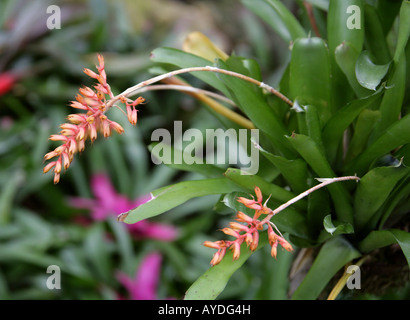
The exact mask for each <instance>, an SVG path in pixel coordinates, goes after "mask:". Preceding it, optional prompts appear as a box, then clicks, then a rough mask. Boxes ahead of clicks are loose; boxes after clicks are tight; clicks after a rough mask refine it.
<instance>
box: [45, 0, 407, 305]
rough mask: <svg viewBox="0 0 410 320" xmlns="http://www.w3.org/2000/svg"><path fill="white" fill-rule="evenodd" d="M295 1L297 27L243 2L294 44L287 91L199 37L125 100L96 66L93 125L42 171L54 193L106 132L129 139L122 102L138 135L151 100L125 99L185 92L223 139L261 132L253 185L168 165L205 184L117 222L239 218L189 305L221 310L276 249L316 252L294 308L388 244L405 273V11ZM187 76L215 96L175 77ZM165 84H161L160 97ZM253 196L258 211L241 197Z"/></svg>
mask: <svg viewBox="0 0 410 320" xmlns="http://www.w3.org/2000/svg"><path fill="white" fill-rule="evenodd" d="M296 2H297V3H298V4H299V5H300V6H299V11H298V14H300V16H301V19H299V20H298V19H297V18H296V17H295V16H294V15H293V14H292V13H291V11H289V10H288V8H287V7H286V6H285V5H283V4H282V3H281V2H280V1H277V0H242V3H243V4H244V5H245V6H246V7H247V8H249V9H250V10H251V11H253V12H254V13H255V14H256V15H258V16H260V18H262V19H263V20H264V21H265V22H267V23H268V24H269V25H270V26H271V27H272V28H273V30H274V31H276V32H277V34H278V35H279V36H280V37H281V38H282V39H283V40H284V41H285V42H286V43H287V44H289V62H288V63H287V65H286V68H284V69H283V70H284V72H283V74H282V77H281V80H280V82H279V90H275V89H273V88H272V87H271V86H269V85H267V84H265V83H264V82H263V81H262V76H261V71H260V68H259V65H258V63H257V62H256V61H255V60H253V59H248V58H243V57H238V56H235V55H231V56H228V55H227V54H226V53H224V52H222V51H221V50H219V49H218V48H216V47H215V46H214V45H213V44H212V43H211V42H210V41H209V40H208V39H207V38H205V37H204V36H203V35H201V34H199V33H193V34H191V35H190V36H189V39H188V40H189V41H187V42H186V43H185V44H184V51H181V50H177V49H173V48H159V49H156V50H154V51H153V52H152V56H151V59H152V61H153V62H155V63H158V65H159V66H161V67H162V68H169V67H170V66H173V68H175V67H176V68H177V69H176V70H174V71H171V72H168V73H164V74H161V75H159V76H157V77H154V78H152V79H149V80H147V81H144V82H142V83H139V84H137V85H136V86H134V87H132V88H129V89H127V90H125V91H124V92H123V93H121V94H119V95H116V96H115V95H114V94H113V93H112V92H111V90H110V88H109V86H108V84H107V83H106V77H105V74H103V69H104V67H103V66H104V64H103V60H102V57H101V56H99V60H100V65H99V66H98V67H97V69H98V71H99V74H95V73H93V72H92V71H87V70H86V73H87V74H88V75H90V76H91V77H92V78H95V79H96V80H97V81H98V82H99V84H97V86H96V87H95V89H96V91H93V90H91V89H89V88H83V89H81V91H80V93H81V96H78V97H77V101H75V102H73V103H72V106H73V107H75V108H79V109H83V110H85V111H86V113H85V114H80V115H72V116H69V121H70V122H71V123H70V124H65V125H63V126H62V129H63V131H62V132H61V133H60V135H56V136H52V137H51V139H52V140H58V141H62V142H63V145H62V146H60V147H57V148H56V149H55V150H54V151H52V152H51V153H49V154H47V155H46V157H45V159H46V160H48V159H51V158H53V157H57V160H55V161H53V162H51V163H49V164H48V165H46V167H45V171H48V170H51V169H52V168H54V175H55V182H58V180H59V177H60V174H61V171H62V168H63V167H64V168H68V166H69V164H70V162H71V161H72V158H73V155H74V154H75V153H76V152H78V151H82V150H83V149H84V144H83V143H84V141H85V140H86V139H87V138H90V140H92V141H93V140H94V139H95V138H96V136H97V131H98V130H100V131H101V132H102V133H103V135H104V136H105V137H108V136H109V135H110V134H111V129H114V130H115V131H117V132H119V133H121V132H122V128H121V127H120V126H119V125H118V124H116V123H113V122H112V121H110V120H109V119H108V118H107V115H106V112H107V111H108V110H109V109H111V108H112V107H113V106H117V103H119V102H121V103H124V104H125V107H126V114H127V117H128V120H129V121H130V122H131V123H133V124H136V122H137V110H136V106H137V105H139V104H141V103H142V102H143V101H144V99H143V98H141V97H138V98H136V99H135V100H131V99H130V97H132V96H137V95H139V94H140V93H141V92H143V91H146V90H159V89H173V90H180V91H183V92H185V93H187V94H190V95H193V96H194V97H196V98H197V99H198V100H200V101H202V102H204V104H205V106H206V107H207V108H209V110H210V112H211V113H213V114H214V115H215V116H216V117H217V118H218V119H219V120H220V121H221V124H222V126H224V128H234V129H235V130H237V129H240V128H247V129H255V128H256V129H258V130H259V132H260V142H259V143H256V142H255V141H253V142H254V145H253V147H255V148H257V149H258V152H259V154H260V155H261V156H262V157H261V158H260V163H259V172H258V173H257V174H255V175H246V174H241V171H240V170H239V169H237V168H226V170H225V169H221V167H218V166H214V165H211V164H195V163H194V164H188V163H182V164H177V163H174V164H170V166H172V167H175V168H177V169H179V170H187V171H195V172H198V173H200V174H202V175H204V176H205V178H204V179H202V180H195V181H184V182H180V183H177V184H174V185H172V186H167V187H163V188H160V189H157V190H154V191H153V192H152V199H151V200H150V201H148V202H146V203H145V204H143V205H141V206H139V207H138V208H136V209H134V210H131V211H129V212H127V213H124V214H122V215H120V216H119V220H120V221H123V222H125V223H130V224H132V223H136V222H138V221H141V220H144V219H147V218H150V217H154V216H156V215H159V214H162V213H164V212H167V211H168V210H170V209H172V208H174V207H177V206H178V205H180V204H182V203H184V202H186V201H188V200H190V199H192V198H195V197H202V196H206V195H211V194H220V195H221V202H219V203H218V204H217V205H216V208H218V207H220V206H225V207H229V208H230V209H232V210H234V211H236V212H237V214H236V219H237V222H231V223H230V225H229V228H224V229H222V231H223V232H224V233H225V234H227V235H229V236H233V237H234V240H219V241H206V242H205V243H204V245H205V246H207V247H211V248H214V249H217V252H216V253H215V255H214V257H213V259H212V260H211V264H212V265H213V267H212V268H210V269H209V270H208V271H206V273H205V274H204V275H203V276H201V277H199V278H198V280H197V281H196V282H195V283H194V284H193V285H192V286H191V287H190V288H189V290H188V291H187V293H186V296H185V298H186V299H215V298H216V297H217V296H218V295H219V294H220V293H221V292H222V291H223V290H224V288H225V286H226V284H227V282H228V281H229V279H230V277H231V276H232V274H233V273H234V272H235V271H236V270H238V269H239V268H240V267H241V266H242V265H243V264H244V262H245V261H246V260H247V259H248V258H249V257H250V255H251V254H252V253H253V252H254V251H256V250H257V249H259V248H262V247H264V246H265V245H266V244H268V243H269V244H270V246H271V254H272V255H273V256H274V257H276V255H277V253H278V252H277V246H278V244H280V245H281V246H282V247H283V248H284V249H286V250H288V251H292V250H293V249H294V248H311V249H313V250H309V251H306V250H300V255H305V256H304V257H302V258H306V255H309V254H310V255H311V258H312V259H313V257H314V261H313V263H312V264H311V265H310V266H309V271H308V272H307V274H306V276H305V277H304V279H303V281H302V282H301V283H300V284H299V285H298V287H297V289H296V291H295V292H293V293H292V298H294V299H316V298H318V297H319V295H320V294H321V292H322V291H323V290H324V289H325V288H326V286H327V285H328V284H329V282H330V281H331V280H332V278H333V277H334V276H335V275H336V274H337V272H338V271H339V270H341V269H342V268H343V266H345V265H348V264H351V263H355V264H356V265H360V264H362V263H363V262H364V261H365V258H366V257H368V256H371V255H372V253H373V252H374V251H375V250H376V249H378V248H384V247H387V246H389V245H391V244H395V243H396V244H398V245H399V246H400V247H401V249H402V251H403V253H404V255H405V257H406V259H407V262H408V263H409V264H410V251H409V247H410V234H409V232H408V231H407V230H406V228H407V225H406V221H408V213H409V210H410V206H409V205H410V183H409V182H410V169H409V167H408V165H409V160H408V159H409V158H410V115H409V96H408V95H407V94H406V89H408V86H409V83H410V81H409V80H410V77H409V73H408V72H407V70H408V68H406V60H408V59H409V57H410V47H409V45H408V38H409V33H410V2H409V1H396V2H389V3H388V4H387V2H383V1H376V2H374V1H365V0H346V1H339V0H330V1H296ZM300 21H305V23H304V24H303V23H302V22H300ZM312 33H313V34H314V35H312ZM407 63H408V62H407ZM160 64H161V65H160ZM187 72H190V73H191V74H192V75H193V76H195V77H197V78H198V79H200V80H202V81H204V82H205V83H206V84H207V85H209V86H210V87H212V88H213V89H215V90H217V91H219V92H220V94H215V93H213V92H209V91H205V90H202V89H198V88H194V87H191V86H190V85H188V84H187V83H186V82H184V81H183V80H181V79H180V78H178V77H176V76H177V75H180V74H183V73H187ZM159 81H163V82H165V83H166V84H161V85H154V83H156V82H159ZM107 96H108V97H107ZM278 98H279V99H278ZM217 100H218V101H217ZM232 105H235V106H236V107H237V108H239V111H238V110H237V109H235V108H234V107H232ZM154 146H155V145H152V146H150V147H151V149H152V152H154V150H157V148H154ZM164 148H165V146H164ZM169 148H170V147H169ZM171 149H172V148H171ZM172 152H173V153H180V152H182V151H181V150H174V149H172ZM335 177H339V178H335ZM315 178H318V180H319V181H320V182H321V183H320V184H317V183H316V180H315ZM323 179H324V180H323ZM347 180H354V181H347ZM339 181H345V182H343V183H342V182H339ZM333 182H337V183H333ZM324 186H327V187H326V188H322V187H324ZM319 189H320V190H319ZM253 190H254V191H255V196H256V200H255V198H253V199H249V197H247V196H245V194H244V192H246V193H249V192H252V191H253ZM306 190H307V191H306ZM313 191H314V192H313ZM263 197H265V199H267V200H266V201H265V202H264V203H262V199H263ZM282 203H285V204H283V205H281V204H282ZM271 208H277V209H271ZM406 219H407V220H406ZM279 230H281V231H279ZM281 232H282V233H283V234H282V233H281ZM260 234H261V235H262V236H260ZM247 246H248V247H247ZM228 249H231V250H228ZM312 252H314V253H315V254H311V253H312ZM298 258H299V257H298ZM357 259H359V260H357ZM305 260H306V259H305ZM297 261H300V259H296V260H295V264H297V263H298V262H297ZM279 262H280V261H278V262H277V263H279ZM296 267H297V266H296ZM346 281H347V280H346V276H345V275H343V276H342V278H341V280H340V281H339V282H338V283H337V285H336V287H335V288H334V290H333V291H332V293H331V295H330V296H329V298H331V299H333V298H335V297H336V296H337V295H338V293H339V292H340V290H341V289H342V288H343V286H344V284H345V283H346Z"/></svg>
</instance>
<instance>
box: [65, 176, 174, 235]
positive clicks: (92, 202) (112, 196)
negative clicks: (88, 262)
mask: <svg viewBox="0 0 410 320" xmlns="http://www.w3.org/2000/svg"><path fill="white" fill-rule="evenodd" d="M91 191H92V193H93V195H94V196H95V199H86V198H80V197H74V198H71V199H70V200H69V203H70V205H71V206H73V207H75V208H81V209H89V210H90V212H91V217H92V219H93V220H96V221H101V220H105V219H107V218H108V217H110V216H113V215H115V216H117V215H119V214H120V213H123V212H127V211H129V210H131V209H134V208H136V207H138V206H139V205H141V204H143V203H145V202H147V201H149V200H150V199H151V197H150V196H143V197H140V198H138V199H136V200H134V201H130V200H129V199H128V198H127V197H125V196H123V195H121V194H118V193H117V192H116V191H115V189H114V187H113V185H112V184H111V181H110V180H109V178H108V177H107V176H106V175H105V174H95V175H94V176H93V177H92V178H91ZM126 226H127V228H128V230H129V231H130V232H131V233H132V234H133V235H134V236H136V237H138V238H153V239H158V240H163V241H172V240H174V239H175V238H176V236H177V230H176V228H175V227H173V226H170V225H164V224H159V223H154V222H149V221H147V220H143V221H140V222H137V223H134V224H126Z"/></svg>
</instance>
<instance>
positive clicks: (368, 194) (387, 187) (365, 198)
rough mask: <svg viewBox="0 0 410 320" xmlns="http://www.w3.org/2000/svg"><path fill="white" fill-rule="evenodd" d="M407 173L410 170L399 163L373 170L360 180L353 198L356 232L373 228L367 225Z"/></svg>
mask: <svg viewBox="0 0 410 320" xmlns="http://www.w3.org/2000/svg"><path fill="white" fill-rule="evenodd" d="M409 171H410V168H407V167H404V166H402V164H401V163H400V164H399V165H398V166H390V167H378V168H374V169H372V170H370V171H369V172H368V173H367V174H366V175H365V176H363V177H362V178H361V179H360V181H359V183H358V187H357V190H356V192H355V197H354V212H355V229H356V231H357V230H362V229H363V228H366V229H373V228H374V227H375V226H374V225H373V224H371V223H369V222H370V220H371V219H372V217H373V215H374V214H375V213H376V211H377V210H378V209H379V208H380V207H381V206H382V204H383V203H384V201H386V199H387V197H388V196H389V194H390V192H391V191H392V190H393V188H394V186H395V185H396V184H397V183H398V181H399V180H400V179H402V178H403V177H404V176H405V175H406V174H408V173H409Z"/></svg>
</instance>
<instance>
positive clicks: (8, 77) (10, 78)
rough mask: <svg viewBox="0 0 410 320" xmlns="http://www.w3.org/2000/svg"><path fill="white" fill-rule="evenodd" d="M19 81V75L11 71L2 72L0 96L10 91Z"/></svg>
mask: <svg viewBox="0 0 410 320" xmlns="http://www.w3.org/2000/svg"><path fill="white" fill-rule="evenodd" d="M16 82H17V76H16V75H14V74H13V73H11V72H7V71H6V72H3V73H0V96H2V95H4V94H5V93H7V92H9V91H10V90H11V88H12V87H13V86H14V84H15V83H16Z"/></svg>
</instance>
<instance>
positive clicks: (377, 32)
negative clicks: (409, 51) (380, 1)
mask: <svg viewBox="0 0 410 320" xmlns="http://www.w3.org/2000/svg"><path fill="white" fill-rule="evenodd" d="M383 15H384V13H383ZM364 21H365V45H366V48H367V50H369V51H370V52H371V55H372V57H374V59H375V60H374V61H375V62H376V63H377V64H387V63H389V62H390V61H391V55H390V51H389V46H388V44H387V41H386V35H385V33H384V30H383V25H382V20H381V17H380V15H379V13H378V12H377V9H376V8H375V7H374V6H372V5H369V4H365V5H364Z"/></svg>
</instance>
